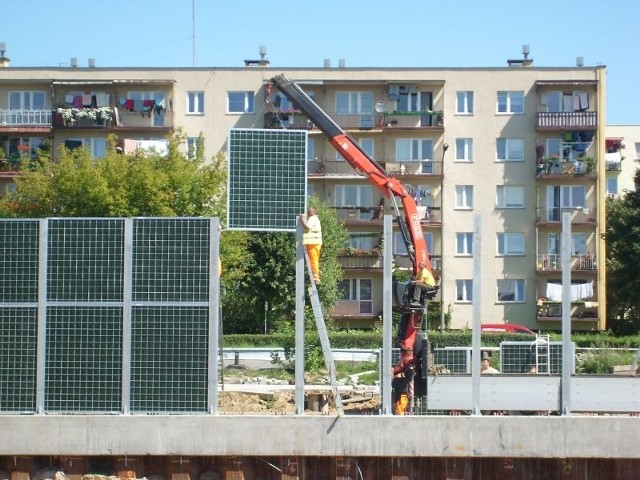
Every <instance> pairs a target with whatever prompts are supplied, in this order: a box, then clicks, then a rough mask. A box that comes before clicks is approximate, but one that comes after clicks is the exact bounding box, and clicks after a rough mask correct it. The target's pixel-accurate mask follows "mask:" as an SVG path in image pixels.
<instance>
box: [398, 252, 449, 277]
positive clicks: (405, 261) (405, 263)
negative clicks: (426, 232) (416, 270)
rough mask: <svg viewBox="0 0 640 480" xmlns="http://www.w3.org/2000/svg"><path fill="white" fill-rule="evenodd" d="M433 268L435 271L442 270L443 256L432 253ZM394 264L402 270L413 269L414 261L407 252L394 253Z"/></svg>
mask: <svg viewBox="0 0 640 480" xmlns="http://www.w3.org/2000/svg"><path fill="white" fill-rule="evenodd" d="M430 260H431V270H433V272H434V273H439V272H441V271H442V257H441V256H440V255H435V256H434V255H430ZM393 265H394V267H396V268H399V269H400V270H413V263H411V259H410V258H409V256H408V255H407V254H400V253H394V254H393Z"/></svg>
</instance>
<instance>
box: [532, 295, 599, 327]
mask: <svg viewBox="0 0 640 480" xmlns="http://www.w3.org/2000/svg"><path fill="white" fill-rule="evenodd" d="M537 320H538V321H539V322H559V321H561V320H562V303H561V302H550V301H543V300H540V301H538V311H537ZM571 321H572V322H578V321H587V322H597V321H598V302H583V301H578V302H571Z"/></svg>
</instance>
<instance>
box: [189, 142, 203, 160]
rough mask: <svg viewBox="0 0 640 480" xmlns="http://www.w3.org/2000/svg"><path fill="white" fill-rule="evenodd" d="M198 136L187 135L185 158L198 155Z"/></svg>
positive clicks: (192, 157)
mask: <svg viewBox="0 0 640 480" xmlns="http://www.w3.org/2000/svg"><path fill="white" fill-rule="evenodd" d="M199 139H200V137H187V158H190V159H194V158H196V157H197V156H198V140H199Z"/></svg>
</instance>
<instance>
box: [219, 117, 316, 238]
mask: <svg viewBox="0 0 640 480" xmlns="http://www.w3.org/2000/svg"><path fill="white" fill-rule="evenodd" d="M306 150H307V132H306V131H301V130H260V129H232V130H231V131H230V133H229V178H228V184H229V188H228V191H229V195H228V208H227V211H228V227H229V228H230V229H238V230H262V231H268V230H273V231H278V230H279V231H292V232H294V231H295V230H296V222H297V218H298V216H299V215H300V214H301V213H303V212H304V210H305V205H306V179H307V171H306V163H307V162H306V157H307V155H306Z"/></svg>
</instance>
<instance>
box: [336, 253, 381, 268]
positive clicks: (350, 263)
mask: <svg viewBox="0 0 640 480" xmlns="http://www.w3.org/2000/svg"><path fill="white" fill-rule="evenodd" d="M380 255H381V253H380V252H379V251H375V250H358V249H351V250H350V251H348V252H346V251H345V252H344V253H343V254H341V255H338V260H339V261H340V265H341V266H342V268H343V269H344V270H363V271H371V270H382V257H381V256H380Z"/></svg>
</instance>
